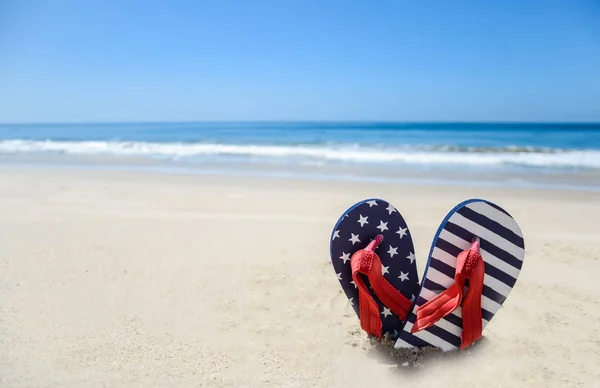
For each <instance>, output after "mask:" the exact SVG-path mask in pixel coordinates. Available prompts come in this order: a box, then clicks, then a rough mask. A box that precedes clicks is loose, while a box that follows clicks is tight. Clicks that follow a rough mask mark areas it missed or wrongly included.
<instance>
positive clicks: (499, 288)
mask: <svg viewBox="0 0 600 388" xmlns="http://www.w3.org/2000/svg"><path fill="white" fill-rule="evenodd" d="M483 284H485V285H486V286H488V287H489V288H491V289H492V290H494V291H496V292H497V293H499V294H502V295H504V296H505V297H507V296H508V294H510V290H512V287H510V286H509V285H508V284H506V283H502V282H501V281H500V280H498V279H496V278H495V277H492V276H490V275H488V274H485V275H484V276H483Z"/></svg>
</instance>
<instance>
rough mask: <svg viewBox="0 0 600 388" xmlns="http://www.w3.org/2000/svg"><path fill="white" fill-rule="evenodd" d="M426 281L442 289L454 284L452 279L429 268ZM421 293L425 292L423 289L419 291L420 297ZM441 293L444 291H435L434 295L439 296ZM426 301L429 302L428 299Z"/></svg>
mask: <svg viewBox="0 0 600 388" xmlns="http://www.w3.org/2000/svg"><path fill="white" fill-rule="evenodd" d="M426 279H429V280H431V281H432V282H435V283H437V284H439V285H440V286H442V287H444V288H448V287H450V286H451V285H452V284H454V279H453V278H450V277H448V276H446V274H444V273H441V272H440V271H438V270H437V269H435V268H431V267H429V268H427V278H426ZM423 291H425V287H423V290H422V291H421V294H420V296H423ZM430 291H431V290H430ZM442 291H444V290H439V291H435V293H436V294H439V293H440V292H442ZM426 300H429V299H426Z"/></svg>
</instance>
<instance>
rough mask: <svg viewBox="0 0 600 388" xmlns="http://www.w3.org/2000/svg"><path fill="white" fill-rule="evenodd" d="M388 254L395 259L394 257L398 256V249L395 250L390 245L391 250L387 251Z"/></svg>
mask: <svg viewBox="0 0 600 388" xmlns="http://www.w3.org/2000/svg"><path fill="white" fill-rule="evenodd" d="M387 253H389V255H390V257H394V255H397V254H398V248H394V247H393V246H391V245H390V249H389V250H388V251H387Z"/></svg>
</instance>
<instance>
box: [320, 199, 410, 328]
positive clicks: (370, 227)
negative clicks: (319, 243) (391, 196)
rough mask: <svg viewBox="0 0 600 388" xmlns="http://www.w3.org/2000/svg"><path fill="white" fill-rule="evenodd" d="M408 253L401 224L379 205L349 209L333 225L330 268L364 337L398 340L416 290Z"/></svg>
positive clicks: (406, 232)
mask: <svg viewBox="0 0 600 388" xmlns="http://www.w3.org/2000/svg"><path fill="white" fill-rule="evenodd" d="M414 252H415V251H414V247H413V242H412V238H411V236H410V233H409V230H408V227H407V226H406V222H405V221H404V219H403V218H402V216H401V215H400V213H399V212H398V210H396V208H394V207H393V206H392V205H391V204H390V203H388V202H386V201H384V200H382V199H369V200H365V201H362V202H359V203H357V204H355V205H353V206H352V207H351V208H349V209H348V210H347V211H346V212H345V213H344V214H343V215H342V216H341V217H340V219H339V220H338V222H337V223H336V225H335V227H334V229H333V232H332V234H331V243H330V255H331V262H332V264H333V268H334V270H335V273H336V275H337V278H338V280H339V282H340V284H341V285H342V289H343V290H344V293H345V294H346V297H347V298H348V300H349V302H350V304H351V305H352V307H353V308H354V311H355V312H356V314H357V315H358V317H359V319H360V323H361V328H362V329H363V330H364V331H366V332H367V333H368V334H370V335H373V336H375V337H377V338H381V337H382V336H383V335H384V334H387V336H388V337H389V338H392V339H396V338H397V337H398V334H399V332H400V330H401V328H402V326H403V324H404V321H405V320H406V317H407V316H408V313H409V312H410V309H411V307H412V305H413V301H414V299H415V296H416V295H417V292H418V289H419V279H418V274H417V264H416V262H415V255H414Z"/></svg>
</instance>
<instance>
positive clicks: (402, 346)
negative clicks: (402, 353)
mask: <svg viewBox="0 0 600 388" xmlns="http://www.w3.org/2000/svg"><path fill="white" fill-rule="evenodd" d="M407 348H408V349H411V348H414V346H412V345H411V344H409V343H408V342H406V341H404V340H402V339H400V338H398V339H397V340H396V343H395V344H394V349H407Z"/></svg>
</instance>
